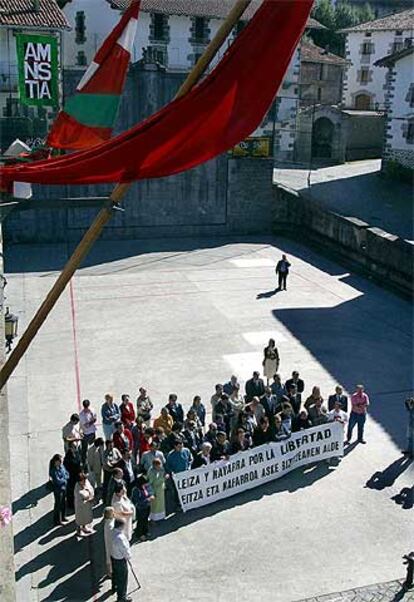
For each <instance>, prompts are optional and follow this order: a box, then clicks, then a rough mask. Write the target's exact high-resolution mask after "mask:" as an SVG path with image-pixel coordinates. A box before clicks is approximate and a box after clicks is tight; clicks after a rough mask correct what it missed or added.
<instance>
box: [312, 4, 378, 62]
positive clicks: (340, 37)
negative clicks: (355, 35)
mask: <svg viewBox="0 0 414 602" xmlns="http://www.w3.org/2000/svg"><path fill="white" fill-rule="evenodd" d="M312 16H313V17H314V18H315V19H316V20H317V21H319V22H320V23H322V25H325V27H326V28H327V29H324V30H313V31H311V34H310V35H311V37H312V39H313V41H314V42H315V44H318V46H322V47H323V48H326V49H327V50H330V51H331V52H334V53H335V54H339V55H340V56H344V55H345V37H344V34H341V33H338V31H339V30H340V29H345V28H347V27H353V26H354V25H358V23H364V22H365V21H372V20H373V19H375V14H374V11H373V10H372V8H371V7H370V6H369V4H368V3H367V4H365V5H364V6H361V7H354V6H351V5H350V4H349V3H348V1H347V0H341V2H337V3H336V4H335V6H334V5H333V3H332V0H317V1H316V3H315V5H314V8H313V11H312Z"/></svg>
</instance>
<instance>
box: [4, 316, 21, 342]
mask: <svg viewBox="0 0 414 602" xmlns="http://www.w3.org/2000/svg"><path fill="white" fill-rule="evenodd" d="M4 322H5V324H4V330H5V335H6V351H7V353H9V352H10V351H11V348H12V345H13V339H14V338H15V337H16V336H17V326H18V323H19V319H18V317H17V316H15V315H14V314H11V313H10V309H9V308H8V307H6V313H5V315H4Z"/></svg>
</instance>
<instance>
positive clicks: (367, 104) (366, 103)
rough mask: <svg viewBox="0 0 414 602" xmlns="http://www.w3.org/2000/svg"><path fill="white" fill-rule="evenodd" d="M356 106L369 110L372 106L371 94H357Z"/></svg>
mask: <svg viewBox="0 0 414 602" xmlns="http://www.w3.org/2000/svg"><path fill="white" fill-rule="evenodd" d="M355 108H356V109H357V110H358V111H369V110H370V108H371V96H369V94H357V95H356V96H355Z"/></svg>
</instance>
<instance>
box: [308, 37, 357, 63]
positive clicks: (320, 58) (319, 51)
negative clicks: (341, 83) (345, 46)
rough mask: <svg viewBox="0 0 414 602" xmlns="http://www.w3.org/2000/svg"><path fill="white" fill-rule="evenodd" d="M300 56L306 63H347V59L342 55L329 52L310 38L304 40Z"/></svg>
mask: <svg viewBox="0 0 414 602" xmlns="http://www.w3.org/2000/svg"><path fill="white" fill-rule="evenodd" d="M300 57H301V61H303V62H305V63H328V64H332V65H345V64H346V60H345V59H344V58H343V57H342V56H338V55H337V54H333V53H332V52H327V51H326V50H325V49H324V48H321V47H320V46H317V45H316V44H314V43H313V42H311V41H310V40H302V44H301V47H300Z"/></svg>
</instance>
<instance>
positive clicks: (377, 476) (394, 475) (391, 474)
mask: <svg viewBox="0 0 414 602" xmlns="http://www.w3.org/2000/svg"><path fill="white" fill-rule="evenodd" d="M412 462H413V460H412V458H409V457H407V456H402V457H401V458H398V459H397V460H395V461H394V462H393V463H392V464H390V465H389V466H388V467H387V468H385V469H384V470H382V471H380V472H375V473H374V474H373V475H372V477H371V478H370V479H368V481H367V482H366V485H365V487H368V488H369V489H377V490H378V491H382V489H385V488H386V487H391V486H392V485H393V484H394V482H395V481H396V480H397V479H398V477H399V476H400V475H402V473H403V472H404V471H405V470H407V468H409V466H410V465H411V463H412Z"/></svg>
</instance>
